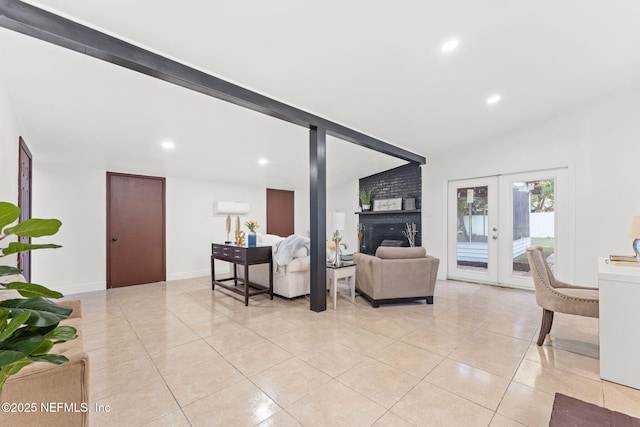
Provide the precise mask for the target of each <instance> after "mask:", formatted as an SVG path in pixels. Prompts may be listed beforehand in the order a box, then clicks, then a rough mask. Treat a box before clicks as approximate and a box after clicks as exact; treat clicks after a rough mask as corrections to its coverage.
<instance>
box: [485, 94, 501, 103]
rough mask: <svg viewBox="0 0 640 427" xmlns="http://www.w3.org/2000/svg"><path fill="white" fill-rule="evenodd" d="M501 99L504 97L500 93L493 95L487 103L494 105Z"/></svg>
mask: <svg viewBox="0 0 640 427" xmlns="http://www.w3.org/2000/svg"><path fill="white" fill-rule="evenodd" d="M501 99H502V97H501V96H500V95H491V96H490V97H488V98H487V100H486V101H485V102H486V103H487V105H494V104H497V103H498V102H500V100H501Z"/></svg>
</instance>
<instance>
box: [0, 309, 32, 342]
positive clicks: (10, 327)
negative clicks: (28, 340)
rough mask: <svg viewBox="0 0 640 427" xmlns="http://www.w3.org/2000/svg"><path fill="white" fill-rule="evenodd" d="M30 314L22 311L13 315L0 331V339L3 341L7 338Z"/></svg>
mask: <svg viewBox="0 0 640 427" xmlns="http://www.w3.org/2000/svg"><path fill="white" fill-rule="evenodd" d="M30 316H31V313H28V312H26V311H25V312H23V313H20V314H18V315H17V316H14V317H13V319H11V321H10V322H9V324H8V325H7V326H6V328H5V330H4V331H2V333H0V341H4V340H6V339H7V338H9V337H10V336H11V335H12V334H13V333H14V332H15V331H16V330H17V329H18V328H19V327H20V326H22V325H23V324H24V322H26V321H27V319H28V318H29V317H30ZM5 322H6V320H5Z"/></svg>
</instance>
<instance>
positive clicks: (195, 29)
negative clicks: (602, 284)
mask: <svg viewBox="0 0 640 427" xmlns="http://www.w3.org/2000/svg"><path fill="white" fill-rule="evenodd" d="M28 3H31V4H33V5H36V6H38V7H42V8H45V9H48V10H51V11H53V12H55V13H58V14H60V15H63V16H66V17H68V18H70V19H72V20H75V21H78V22H81V23H83V24H85V25H88V26H90V27H93V28H96V29H99V30H101V31H104V32H106V33H109V34H111V35H114V36H116V37H119V38H123V39H125V40H128V41H130V42H132V43H134V44H137V45H140V46H142V47H145V48H147V49H150V50H152V51H155V52H158V53H160V54H162V55H165V56H168V57H170V58H172V59H175V60H178V61H180V62H183V63H186V64H188V65H191V66H193V67H194V68H198V69H201V70H203V71H205V72H208V73H210V74H213V75H215V76H218V77H221V78H223V79H226V80H229V81H232V82H234V83H236V84H239V85H241V86H244V87H247V88H250V89H252V90H255V91H257V92H260V93H263V94H266V95H268V96H271V97H274V98H276V99H279V100H282V101H284V102H286V103H289V104H292V105H295V106H297V107H299V108H302V109H304V110H307V111H310V112H313V113H315V114H317V115H319V116H323V117H326V118H328V119H331V120H333V121H336V122H339V123H343V124H344V125H346V126H349V127H351V128H354V129H357V130H359V131H361V132H363V133H366V134H369V135H372V136H374V137H377V138H380V139H383V140H386V141H388V142H390V143H392V144H395V145H398V146H400V147H403V148H406V149H408V150H411V151H414V152H416V153H419V154H422V155H426V156H427V157H428V156H429V153H430V152H431V151H433V150H442V149H448V148H450V147H454V146H456V145H460V144H464V143H469V142H473V141H480V140H484V139H487V138H491V137H492V136H496V135H500V134H503V133H505V132H508V131H510V130H512V129H515V128H518V127H521V126H524V125H527V124H529V123H531V122H533V121H536V120H540V119H542V118H544V117H546V116H550V115H553V114H557V113H558V112H560V111H562V110H565V109H567V108H570V107H572V106H575V105H578V104H581V103H584V102H588V101H590V100H594V99H597V98H598V97H600V96H602V95H604V94H607V93H609V92H612V91H614V90H618V89H621V88H624V87H625V86H626V85H629V84H632V83H634V82H636V81H638V80H640V25H638V22H640V2H637V1H634V0H626V1H622V0H611V1H607V2H602V1H599V0H584V1H578V0H572V1H569V0H567V1H552V0H540V1H536V2H517V1H513V0H489V1H483V2H478V1H473V0H454V1H446V2H444V1H401V2H397V1H395V2H393V1H390V0H389V1H380V0H373V1H352V2H345V1H337V0H324V1H321V2H320V1H317V2H300V1H296V0H275V1H269V2H265V1H258V0H254V1H239V2H238V1H235V2H228V1H217V0H214V1H203V0H199V1H198V0H184V1H181V2H166V1H158V0H155V1H151V0H136V1H124V0H111V1H108V2H107V1H104V0H102V1H95V0H86V1H82V2H80V1H69V0H43V1H40V2H28ZM450 39H457V40H459V47H458V48H457V49H456V50H455V51H453V52H450V53H448V54H446V53H443V52H442V51H441V46H442V44H443V43H445V42H446V41H447V40H450ZM0 55H1V59H0V60H1V67H0V80H1V81H2V82H3V83H4V85H5V86H6V88H7V91H8V92H9V95H10V98H11V102H12V104H13V106H14V109H15V110H16V115H17V116H18V118H19V120H20V122H21V125H22V127H23V128H24V130H25V133H26V136H27V138H28V141H27V142H28V143H29V144H30V145H31V147H32V151H34V152H35V154H36V155H37V156H39V157H40V158H42V159H46V160H48V161H53V162H61V163H65V162H73V163H78V162H81V163H85V164H88V165H91V166H95V167H100V168H106V169H110V170H120V171H127V172H137V173H147V174H162V175H177V176H190V177H196V178H202V179H211V180H216V181H223V182H224V181H229V182H245V183H253V184H260V185H268V186H272V187H281V188H287V187H288V188H295V187H298V186H300V185H306V176H307V164H308V160H307V158H308V155H307V141H308V132H307V130H306V129H303V128H300V127H297V126H295V125H292V124H289V123H285V122H281V121H279V120H277V119H273V118H271V117H266V116H262V115H260V114H258V113H255V112H252V111H248V110H245V109H242V108H240V107H237V106H233V105H231V104H228V103H225V102H223V101H219V100H217V99H213V98H210V97H207V96H205V95H202V94H198V93H194V92H190V91H188V90H186V89H183V88H179V87H177V86H173V85H171V84H169V83H165V82H162V81H159V80H156V79H153V78H151V77H148V76H144V75H141V74H137V73H135V72H133V71H130V70H126V69H123V68H119V67H117V66H115V65H112V64H108V63H105V62H102V61H99V60H97V59H93V58H90V57H87V56H83V55H81V54H79V53H75V52H71V51H68V50H65V49H63V48H60V47H56V46H53V45H49V44H47V43H45V42H42V41H39V40H35V39H32V38H29V37H27V36H24V35H21V34H18V33H14V32H12V31H9V30H6V29H0ZM493 94H500V95H501V101H500V102H499V103H497V104H494V105H487V104H486V103H485V100H486V99H487V97H489V96H490V95H493ZM165 140H171V141H173V142H174V143H175V145H176V148H175V149H174V150H173V151H171V152H165V151H163V150H162V149H161V148H160V144H161V142H163V141H165ZM328 144H329V145H328V165H329V168H330V173H329V185H337V184H339V183H341V182H344V181H346V180H348V179H355V178H358V177H361V176H365V175H368V174H370V173H375V172H377V171H379V170H383V169H388V168H390V167H394V166H397V165H400V164H402V163H403V162H402V161H399V160H396V159H393V158H390V157H387V156H384V155H381V154H378V153H375V152H372V151H370V150H366V149H364V148H360V147H356V146H353V145H352V144H349V143H347V142H344V141H340V140H336V139H330V140H329V142H328ZM259 157H266V158H269V160H270V161H271V162H270V163H269V164H268V165H267V166H264V167H260V166H258V165H257V159H258V158H259ZM238 170H243V171H245V172H247V173H243V174H238V173H234V172H237V171H238Z"/></svg>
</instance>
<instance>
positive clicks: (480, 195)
mask: <svg viewBox="0 0 640 427" xmlns="http://www.w3.org/2000/svg"><path fill="white" fill-rule="evenodd" d="M496 187H497V178H496V177H489V178H479V179H474V180H465V181H452V182H450V183H449V212H450V214H449V215H450V216H449V220H448V224H449V226H448V235H449V237H448V241H449V259H451V260H452V262H450V263H449V264H448V265H449V271H448V275H449V277H451V278H458V279H465V280H476V281H481V282H496V281H497V260H496V257H497V250H496V249H497V239H498V237H497V218H496V217H497V209H496V194H495V188H496ZM451 213H453V215H451ZM454 216H455V217H454Z"/></svg>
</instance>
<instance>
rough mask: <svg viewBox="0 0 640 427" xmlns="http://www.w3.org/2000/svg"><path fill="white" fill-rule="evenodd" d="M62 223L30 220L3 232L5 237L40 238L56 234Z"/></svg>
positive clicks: (39, 219) (36, 219) (49, 220)
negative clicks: (13, 235)
mask: <svg viewBox="0 0 640 427" xmlns="http://www.w3.org/2000/svg"><path fill="white" fill-rule="evenodd" d="M61 225H62V222H60V220H58V219H41V218H31V219H27V220H25V221H22V222H21V223H20V224H18V225H15V226H13V227H11V228H7V229H6V230H4V234H5V235H7V236H8V235H10V234H15V235H16V236H22V237H42V236H51V235H53V234H56V233H57V232H58V230H59V229H60V226H61Z"/></svg>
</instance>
